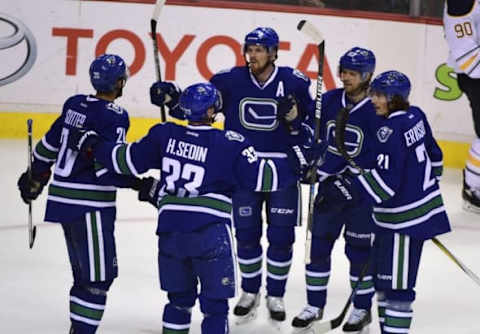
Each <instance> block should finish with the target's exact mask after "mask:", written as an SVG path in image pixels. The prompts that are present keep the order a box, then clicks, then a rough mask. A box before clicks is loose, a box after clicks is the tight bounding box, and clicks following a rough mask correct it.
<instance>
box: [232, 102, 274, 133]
mask: <svg viewBox="0 0 480 334" xmlns="http://www.w3.org/2000/svg"><path fill="white" fill-rule="evenodd" d="M239 119H240V123H241V124H242V126H243V127H244V128H246V129H250V130H256V131H274V130H275V129H276V128H277V127H278V124H279V122H278V119H277V101H276V100H275V99H258V98H252V97H247V98H244V99H242V100H241V101H240V104H239Z"/></svg>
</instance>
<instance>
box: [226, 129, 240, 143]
mask: <svg viewBox="0 0 480 334" xmlns="http://www.w3.org/2000/svg"><path fill="white" fill-rule="evenodd" d="M225 137H226V138H227V139H228V140H235V141H239V142H243V141H244V140H245V137H244V136H242V135H241V134H239V133H238V132H235V131H232V130H228V131H227V132H225Z"/></svg>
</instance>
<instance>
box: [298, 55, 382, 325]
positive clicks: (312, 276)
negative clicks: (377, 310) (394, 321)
mask: <svg viewBox="0 0 480 334" xmlns="http://www.w3.org/2000/svg"><path fill="white" fill-rule="evenodd" d="M374 70H375V55H374V54H373V52H372V51H370V50H367V49H364V48H360V47H354V48H352V49H350V50H348V51H347V52H346V53H345V54H344V55H342V56H341V57H340V61H339V73H338V74H339V77H340V80H341V81H342V83H343V88H340V89H334V90H330V91H328V92H326V93H324V94H323V96H322V114H321V124H322V125H321V129H322V130H321V131H322V132H323V137H324V138H325V142H326V143H327V144H328V147H327V149H326V152H325V155H324V157H323V161H324V162H323V164H321V165H320V166H319V167H318V168H317V173H318V175H319V182H320V185H319V187H320V189H321V187H322V181H325V179H327V178H328V177H331V176H332V175H335V174H342V173H345V172H354V173H358V171H357V170H355V169H354V168H351V167H350V165H349V163H348V162H347V160H345V159H344V157H342V155H341V154H340V152H339V150H338V148H337V147H336V142H335V134H336V119H337V115H338V114H339V113H340V110H341V109H342V108H348V110H350V111H349V118H348V123H347V126H346V128H345V137H346V142H347V143H348V144H347V145H348V148H347V149H348V152H349V153H350V154H351V155H352V157H353V159H354V161H355V162H356V163H357V164H358V165H359V166H361V167H363V168H372V167H375V166H374V165H372V161H373V163H374V162H375V161H374V159H372V155H373V152H372V143H373V142H374V139H375V132H374V129H373V128H372V124H374V123H375V121H374V119H376V118H378V117H377V116H376V115H375V109H374V107H373V105H372V103H371V101H370V98H369V97H368V87H369V84H370V80H371V79H372V76H373V72H374ZM323 209H325V210H319V209H318V208H317V209H316V210H315V212H314V218H313V219H314V221H313V224H312V239H311V242H312V245H311V248H310V249H311V255H310V258H311V263H309V264H307V265H306V268H305V269H306V270H305V276H306V277H305V279H306V284H307V302H308V304H307V306H306V307H305V308H304V309H303V310H302V311H301V312H300V313H299V314H298V315H297V316H296V317H295V318H294V319H293V321H292V326H293V327H294V328H295V329H296V332H297V333H304V332H309V328H310V327H311V326H312V325H313V321H316V320H319V319H321V318H322V314H323V310H324V308H325V305H326V301H327V285H328V281H329V278H330V269H331V253H332V249H333V246H334V244H335V241H336V239H338V237H339V236H340V233H341V231H342V228H343V227H344V226H345V228H344V232H343V236H344V238H345V254H346V255H347V258H348V260H349V262H350V282H351V285H352V286H353V285H354V284H355V282H356V281H357V280H358V277H359V275H360V272H361V270H362V268H363V267H364V265H365V263H366V262H367V259H368V256H369V254H370V251H371V242H372V230H373V227H374V225H373V222H372V218H371V213H372V206H371V204H370V203H368V202H365V203H362V204H361V205H358V206H357V207H355V208H351V209H348V210H342V211H335V210H331V209H330V208H328V207H324V208H323ZM373 294H374V287H373V277H372V275H371V272H368V273H367V274H366V275H365V277H364V279H363V282H362V288H361V289H360V290H359V291H358V293H357V294H356V296H355V298H354V300H353V304H354V308H353V311H352V313H351V314H350V317H349V319H348V321H347V322H346V323H345V325H344V327H343V330H344V331H345V332H358V331H361V330H362V328H363V327H365V326H367V325H368V324H369V323H370V322H371V313H370V308H371V306H372V297H373Z"/></svg>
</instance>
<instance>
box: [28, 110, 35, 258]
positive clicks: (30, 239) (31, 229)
mask: <svg viewBox="0 0 480 334" xmlns="http://www.w3.org/2000/svg"><path fill="white" fill-rule="evenodd" d="M32 124H33V121H32V120H31V119H28V120H27V134H28V180H29V182H30V181H31V180H32ZM36 235H37V227H36V226H35V225H33V222H32V201H30V202H29V203H28V245H29V247H30V249H32V247H33V243H34V242H35V236H36Z"/></svg>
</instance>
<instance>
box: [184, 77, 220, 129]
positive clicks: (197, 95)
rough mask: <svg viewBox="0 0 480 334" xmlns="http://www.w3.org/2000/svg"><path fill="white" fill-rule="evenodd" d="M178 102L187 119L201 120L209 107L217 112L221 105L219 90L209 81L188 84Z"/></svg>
mask: <svg viewBox="0 0 480 334" xmlns="http://www.w3.org/2000/svg"><path fill="white" fill-rule="evenodd" d="M179 103H180V108H181V109H182V110H183V112H184V113H185V116H186V118H187V119H188V120H189V121H202V120H204V119H205V118H206V116H207V110H208V109H209V108H211V107H214V109H215V112H218V111H220V109H221V107H222V99H221V97H220V92H219V91H218V90H217V89H216V88H215V86H214V85H212V84H211V83H197V84H194V85H191V86H188V87H187V88H186V89H185V90H184V91H183V93H182V95H180V102H179Z"/></svg>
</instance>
